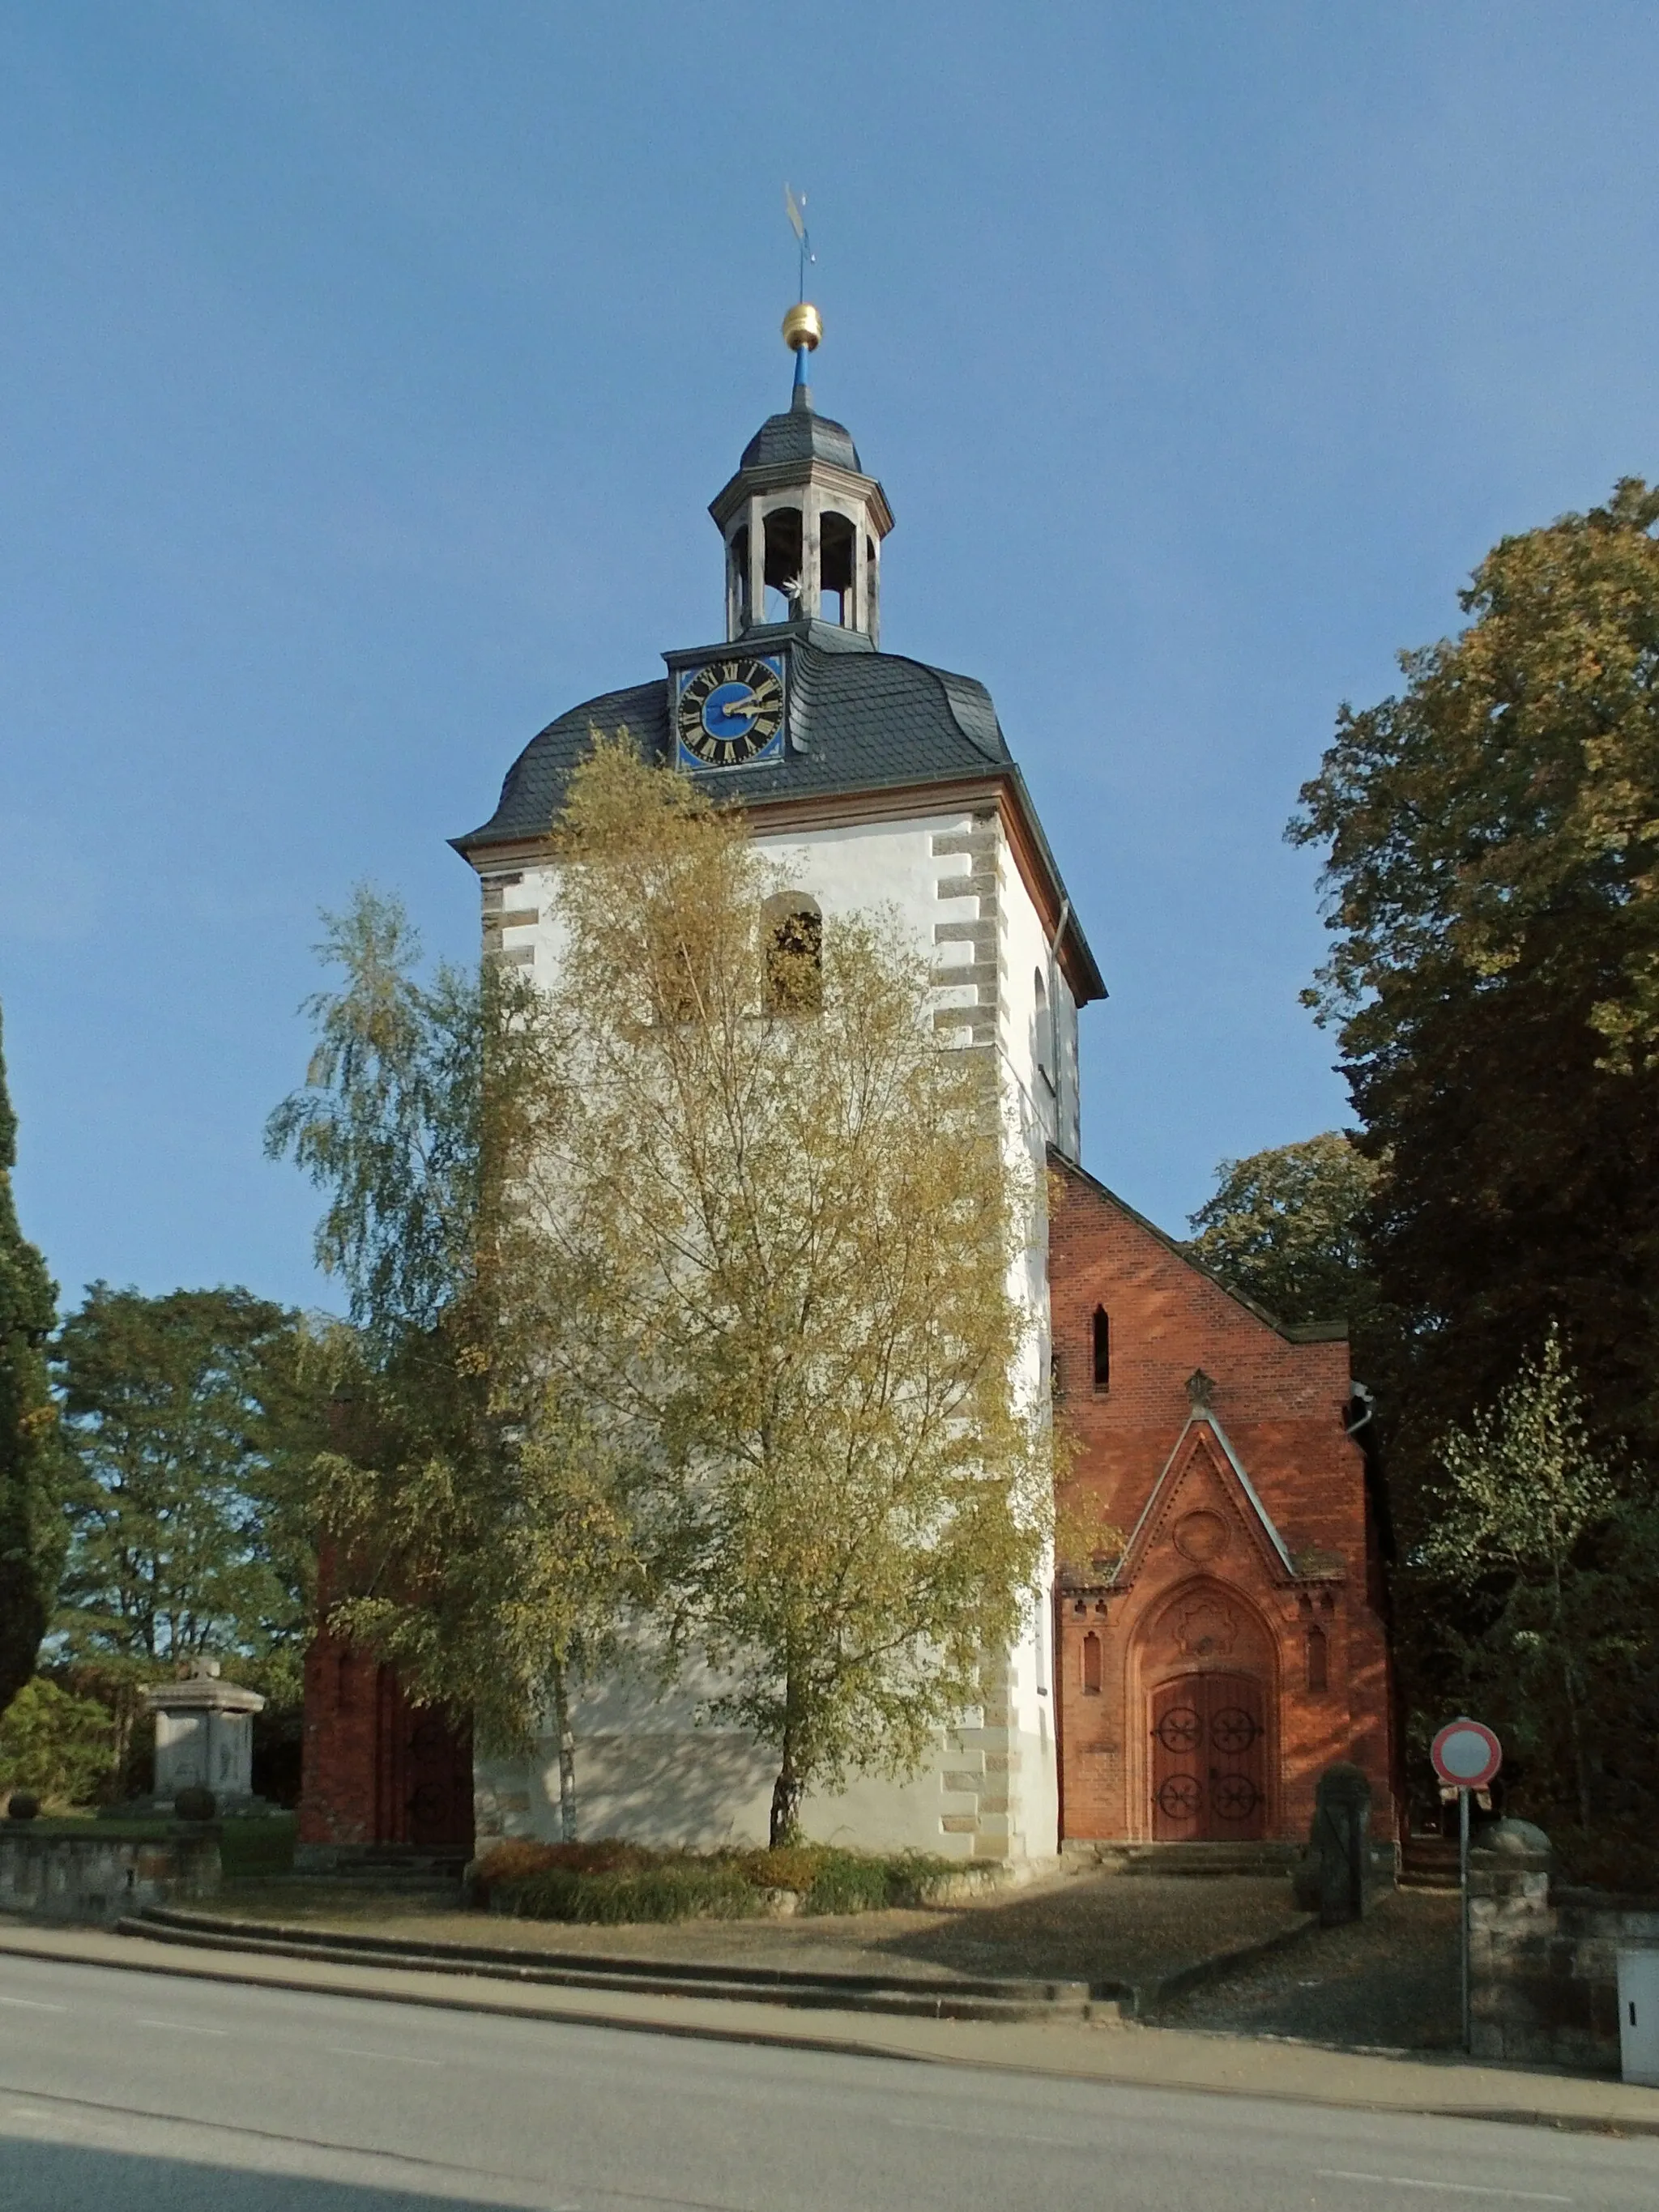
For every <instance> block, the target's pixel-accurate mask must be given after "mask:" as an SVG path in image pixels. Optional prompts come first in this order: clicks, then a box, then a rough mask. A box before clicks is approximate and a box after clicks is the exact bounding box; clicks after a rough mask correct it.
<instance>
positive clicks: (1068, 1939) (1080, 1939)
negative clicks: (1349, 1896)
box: [210, 1874, 1304, 1984]
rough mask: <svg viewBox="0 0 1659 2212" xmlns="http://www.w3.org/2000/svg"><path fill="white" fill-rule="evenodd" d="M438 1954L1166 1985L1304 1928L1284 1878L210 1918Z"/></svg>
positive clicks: (266, 1901) (263, 1899) (231, 1896)
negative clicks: (784, 1911) (724, 1910)
mask: <svg viewBox="0 0 1659 2212" xmlns="http://www.w3.org/2000/svg"><path fill="white" fill-rule="evenodd" d="M210 1909H212V1910H214V1911H219V1912H224V1913H234V1914H237V1915H239V1916H241V1917H247V1918H252V1919H267V1920H286V1921H305V1922H308V1923H312V1924H314V1925H317V1926H325V1927H330V1928H349V1929H357V1930H359V1931H362V1932H363V1933H373V1934H374V1935H376V1936H400V1935H401V1936H406V1937H408V1938H410V1939H411V1940H416V1941H423V1942H458V1943H469V1942H470V1943H479V1942H484V1943H491V1944H509V1945H512V1946H514V1947H515V1948H517V1947H522V1948H524V1949H526V1950H543V1951H565V1952H599V1953H604V1954H607V1955H609V1956H611V1957H613V1958H616V1957H632V1958H642V1959H661V1960H681V1961H684V1960H694V1961H697V1962H699V1963H702V1962H720V1963H727V1964H732V1965H737V1964H741V1965H744V1966H785V1967H795V1968H798V1969H799V1970H802V1971H804V1972H843V1973H877V1974H893V1973H900V1974H904V1975H908V1976H913V1977H915V1978H917V1979H919V1980H927V1979H929V1978H933V1977H936V1976H941V1975H946V1974H963V1973H967V1974H986V1975H996V1974H1001V1975H1010V1976H1015V1977H1019V1976H1039V1977H1044V1978H1050V1977H1052V1978H1061V1979H1066V1980H1082V1981H1088V1982H1091V1983H1096V1984H1099V1983H1106V1982H1132V1983H1137V1984H1139V1983H1146V1982H1155V1981H1161V1980H1162V1979H1164V1977H1165V1976H1167V1975H1169V1974H1171V1973H1174V1972H1176V1971H1178V1970H1179V1969H1180V1968H1181V1967H1182V1966H1191V1965H1193V1964H1194V1962H1196V1961H1197V1960H1200V1959H1206V1958H1210V1957H1212V1956H1214V1955H1215V1954H1217V1953H1218V1952H1226V1951H1232V1950H1236V1949H1237V1948H1239V1947H1240V1946H1242V1945H1243V1944H1246V1943H1253V1942H1259V1941H1261V1939H1262V1938H1263V1937H1265V1936H1276V1935H1279V1934H1280V1933H1282V1932H1284V1931H1285V1930H1287V1929H1293V1928H1295V1927H1297V1925H1298V1924H1299V1923H1300V1922H1301V1921H1302V1918H1303V1917H1304V1916H1303V1915H1302V1914H1300V1913H1299V1912H1297V1910H1296V1907H1295V1905H1294V1904H1293V1903H1292V1901H1291V1892H1290V1884H1289V1883H1288V1882H1287V1881H1284V1880H1282V1879H1257V1878H1255V1877H1249V1878H1246V1877H1242V1876H1232V1877H1227V1878H1225V1879H1220V1880H1207V1881H1194V1880H1182V1879H1175V1878H1170V1877H1159V1876H1157V1875H1093V1874H1091V1875H1061V1876H1060V1877H1058V1878H1056V1879H1055V1880H1054V1881H1044V1882H1041V1883H1034V1884H1032V1886H1031V1887H1030V1888H1027V1889H1021V1890H1016V1891H1012V1892H1005V1893H1003V1894H1001V1895H1000V1896H995V1897H993V1898H990V1899H983V1900H980V1901H977V1902H975V1903H973V1904H970V1905H953V1906H950V1907H946V1908H940V1909H937V1910H932V1911H905V1912H864V1913H856V1914H847V1915H831V1914H823V1915H821V1916H820V1915H814V1916H813V1917H811V1918H807V1919H801V1920H691V1921H681V1922H678V1923H674V1924H671V1925H669V1926H655V1925H652V1926H645V1925H640V1924H635V1925H631V1926H626V1927H620V1928H592V1927H579V1926H573V1925H571V1924H569V1923H566V1922H562V1921H546V1920H512V1919H507V1918H503V1917H495V1916H489V1917H487V1916H485V1915H483V1914H481V1913H476V1912H462V1911H456V1910H455V1908H454V1905H453V1902H452V1901H451V1900H450V1899H447V1898H442V1897H437V1896H434V1897H431V1898H422V1897H420V1896H418V1895H416V1896H409V1895H404V1896H396V1895H391V1896H388V1895H386V1894H385V1893H381V1894H380V1895H375V1894H374V1893H368V1894H365V1893H364V1892H363V1891H362V1889H361V1888H354V1887H351V1886H349V1885H347V1884H340V1883H328V1882H323V1881H245V1882H236V1883H232V1884H228V1885H227V1887H226V1889H225V1891H224V1893H223V1894H222V1896H221V1897H220V1898H219V1899H217V1900H216V1903H215V1905H213V1906H212V1907H211V1908H210Z"/></svg>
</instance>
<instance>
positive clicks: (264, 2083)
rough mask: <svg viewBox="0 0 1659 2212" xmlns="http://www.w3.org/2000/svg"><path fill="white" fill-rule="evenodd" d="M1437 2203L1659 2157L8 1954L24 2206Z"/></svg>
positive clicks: (1378, 2117) (270, 2209) (1637, 2147)
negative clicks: (193, 1979) (185, 1978)
mask: <svg viewBox="0 0 1659 2212" xmlns="http://www.w3.org/2000/svg"><path fill="white" fill-rule="evenodd" d="M1105 2032H1108V2031H1103V2033H1105ZM1436 2203H1438V2204H1443V2205H1447V2206H1449V2207H1458V2206H1466V2207H1468V2208H1471V2212H1479V2208H1480V2207H1482V2206H1490V2207H1492V2208H1493V2212H1502V2208H1504V2207H1505V2206H1525V2205H1574V2206H1579V2207H1583V2208H1585V2212H1601V2208H1605V2212H1612V2208H1613V2207H1619V2208H1624V2207H1627V2206H1628V2207H1632V2208H1636V2207H1640V2208H1641V2212H1654V2207H1655V2206H1656V2204H1659V2142H1656V2141H1654V2140H1653V2139H1651V2138H1637V2139H1634V2140H1630V2141H1620V2140H1615V2139H1611V2138H1608V2137H1605V2136H1585V2135H1557V2134H1553V2133H1551V2132H1549V2131H1547V2130H1543V2129H1537V2128H1529V2127H1519V2126H1506V2125H1501V2124H1492V2123H1486V2122H1475V2121H1462V2120H1445V2119H1421V2118H1415V2117H1411V2116H1401V2115H1398V2114H1388V2115H1383V2114H1376V2113H1367V2112H1341V2111H1333V2110H1330V2109H1328V2108H1323V2107H1319V2106H1298V2105H1291V2104H1275V2103H1271V2102H1268V2101H1266V2100H1246V2099H1242V2098H1232V2097H1217V2096H1208V2095H1202V2094H1197V2093H1179V2092H1165V2091H1147V2090H1143V2089H1133V2088H1126V2087H1117V2086H1102V2085H1097V2084H1091V2083H1080V2082H1078V2083H1074V2082H1069V2081H1048V2080H1042V2079H1036V2078H1031V2077H1029V2076H1021V2075H1013V2074H1000V2073H994V2072H987V2071H983V2070H973V2069H964V2068H957V2067H950V2066H936V2065H927V2064H921V2063H915V2064H912V2063H904V2062H902V2061H898V2060H890V2059H885V2058H881V2059H875V2058H871V2059H866V2058H856V2057H843V2056H839V2055H836V2054H832V2053H827V2052H817V2051H784V2050H774V2049H769V2048H765V2047H750V2046H747V2045H732V2044H720V2043H708V2042H698V2041H694V2040H690V2039H679V2038H674V2037H666V2036H660V2035H649V2034H639V2033H623V2032H617V2031H612V2030H608V2029H594V2028H586V2027H564V2026H560V2025H558V2024H556V2023H553V2022H549V2021H515V2020H505V2019H496V2018H491V2017H489V2016H488V2015H479V2014H469V2013H448V2012H441V2011H434V2010H428V2009H426V2008H420V2007H415V2006H407V2005H399V2004H395V2003H386V2002H378V2001H374V2002H370V2001H365V2000H362V1999H356V1998H346V1997H331V1996H307V1995H301V1994H299V1993H296V1992H290V1991H287V1990H259V1989H250V1988H244V1987H237V1986H234V1985H217V1984H209V1983H202V1982H196V1983H192V1982H187V1981H181V1980H179V1979H177V1978H173V1977H170V1976H167V1975H151V1974H143V1973H134V1972H121V1971H117V1970H112V1969H106V1968H101V1967H95V1966H70V1965H60V1964H57V1963H47V1962H46V1961H41V1960H24V1959H19V1958H16V1957H7V1958H0V2207H3V2212H277V2208H281V2212H289V2208H301V2207H302V2208H304V2212H416V2208H420V2212H434V2208H435V2207H441V2206H444V2205H464V2204H465V2205H477V2204H498V2205H526V2206H537V2207H542V2208H552V2207H556V2206H557V2207H569V2208H571V2209H572V2212H612V2208H626V2207H634V2206H649V2207H662V2208H669V2212H678V2208H686V2212H694V2209H695V2212H935V2208H937V2212H946V2209H947V2208H948V2212H979V2208H981V2207H983V2208H987V2212H989V2208H993V2207H994V2208H997V2212H1003V2208H1008V2212H1017V2208H1024V2207H1028V2206H1031V2207H1036V2206H1041V2207H1042V2212H1073V2208H1076V2212H1085V2208H1086V2212H1103V2208H1109V2212H1141V2208H1147V2212H1152V2208H1157V2212H1177V2208H1178V2212H1287V2208H1290V2207H1292V2206H1310V2207H1316V2208H1327V2207H1328V2208H1332V2212H1339V2209H1340V2212H1375V2208H1390V2212H1416V2208H1419V2207H1429V2206H1431V2205H1433V2204H1436Z"/></svg>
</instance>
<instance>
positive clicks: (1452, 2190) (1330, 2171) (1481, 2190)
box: [1316, 2166, 1577, 2204]
mask: <svg viewBox="0 0 1659 2212" xmlns="http://www.w3.org/2000/svg"><path fill="white" fill-rule="evenodd" d="M1316 2179H1318V2180H1320V2181H1375V2182H1380V2183H1381V2184H1382V2185H1383V2188H1385V2189H1442V2190H1444V2191H1447V2193H1448V2194H1449V2195H1450V2196H1453V2197H1506V2198H1507V2199H1508V2200H1509V2202H1510V2203H1512V2204H1571V2203H1575V2202H1576V2201H1577V2200H1576V2199H1575V2198H1573V2197H1550V2196H1547V2195H1546V2193H1545V2192H1544V2191H1542V2190H1540V2189H1493V2188H1492V2187H1491V2186H1490V2185H1487V2184H1486V2183H1483V2182H1479V2181H1418V2180H1415V2179H1413V2177H1412V2176H1411V2175H1410V2174H1406V2173H1345V2172H1343V2170H1342V2169H1341V2167H1340V2166H1320V2167H1318V2168H1317V2169H1316Z"/></svg>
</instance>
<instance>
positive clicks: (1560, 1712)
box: [1414, 1328, 1659, 1834]
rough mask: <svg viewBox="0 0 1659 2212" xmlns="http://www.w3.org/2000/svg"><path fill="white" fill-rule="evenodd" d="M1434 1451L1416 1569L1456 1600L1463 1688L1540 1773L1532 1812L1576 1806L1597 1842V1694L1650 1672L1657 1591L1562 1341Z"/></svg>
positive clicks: (1452, 1614) (1452, 1615)
mask: <svg viewBox="0 0 1659 2212" xmlns="http://www.w3.org/2000/svg"><path fill="white" fill-rule="evenodd" d="M1440 1459H1441V1462H1442V1464H1443V1468H1444V1480H1443V1484H1442V1485H1440V1486H1438V1487H1437V1489H1436V1490H1435V1491H1434V1492H1432V1494H1431V1496H1432V1506H1433V1517H1432V1519H1431V1523H1430V1527H1429V1530H1428V1533H1427V1534H1426V1536H1425V1539H1424V1541H1423V1543H1422V1545H1421V1547H1419V1553H1418V1555H1417V1559H1416V1561H1415V1563H1414V1564H1415V1566H1416V1568H1417V1570H1418V1571H1419V1573H1423V1574H1425V1575H1426V1576H1427V1577H1428V1578H1429V1581H1430V1584H1431V1589H1435V1588H1437V1589H1438V1590H1439V1591H1440V1592H1441V1593H1443V1594H1445V1595H1449V1599H1450V1602H1449V1604H1447V1607H1446V1610H1447V1613H1448V1616H1449V1620H1450V1621H1451V1622H1452V1623H1453V1624H1455V1625H1454V1626H1452V1628H1451V1632H1450V1635H1449V1644H1450V1646H1451V1649H1452V1650H1453V1652H1454V1654H1455V1660H1456V1662H1457V1667H1458V1671H1459V1673H1460V1674H1461V1675H1462V1681H1463V1684H1464V1685H1465V1686H1466V1687H1467V1690H1468V1692H1470V1693H1471V1694H1472V1695H1473V1696H1474V1698H1476V1699H1478V1700H1479V1701H1480V1707H1481V1710H1482V1711H1484V1712H1486V1713H1487V1714H1488V1715H1489V1716H1490V1717H1491V1718H1492V1721H1493V1722H1494V1723H1495V1724H1496V1725H1497V1726H1498V1729H1499V1732H1500V1734H1501V1735H1503V1736H1504V1739H1505V1741H1507V1742H1508V1743H1509V1744H1510V1746H1511V1747H1514V1748H1515V1749H1516V1750H1517V1751H1518V1752H1519V1753H1520V1754H1521V1757H1522V1762H1523V1764H1525V1765H1527V1766H1528V1768H1529V1769H1530V1775H1531V1782H1530V1788H1531V1793H1532V1797H1533V1800H1534V1802H1537V1803H1538V1804H1539V1805H1540V1806H1541V1808H1547V1807H1550V1806H1552V1805H1563V1806H1565V1805H1570V1806H1571V1808H1572V1810H1573V1812H1574V1813H1575V1814H1576V1815H1577V1823H1578V1826H1579V1827H1580V1829H1581V1830H1582V1831H1583V1832H1585V1833H1586V1834H1588V1833H1589V1831H1590V1829H1591V1827H1592V1825H1593V1823H1594V1821H1595V1814H1596V1809H1597V1808H1596V1806H1595V1792H1594V1786H1593V1778H1594V1775H1595V1771H1596V1767H1597V1764H1598V1761H1597V1756H1596V1752H1597V1744H1598V1741H1599V1740H1600V1739H1601V1736H1602V1735H1603V1733H1604V1730H1605V1722H1606V1719H1607V1717H1608V1716H1607V1713H1606V1712H1605V1711H1604V1712H1603V1713H1601V1714H1600V1715H1598V1712H1597V1704H1598V1699H1597V1697H1596V1691H1597V1689H1598V1686H1606V1685H1607V1684H1608V1683H1609V1682H1610V1681H1613V1680H1617V1679H1618V1678H1620V1677H1621V1676H1622V1677H1626V1678H1627V1677H1628V1676H1629V1675H1630V1674H1632V1672H1633V1671H1640V1670H1641V1669H1642V1668H1644V1667H1645V1666H1649V1665H1650V1664H1651V1662H1652V1659H1653V1656H1654V1647H1653V1644H1652V1639H1651V1636H1650V1634H1648V1633H1645V1632H1644V1610H1645V1609H1644V1607H1643V1606H1642V1605H1641V1604H1640V1603H1637V1604H1632V1596H1633V1595H1635V1594H1636V1592H1637V1591H1638V1589H1639V1588H1640V1585H1641V1584H1642V1583H1644V1581H1645V1582H1646V1583H1649V1584H1650V1586H1651V1585H1652V1584H1653V1583H1655V1581H1656V1579H1659V1558H1656V1556H1655V1555H1654V1553H1652V1550H1651V1548H1650V1546H1651V1535H1650V1531H1646V1530H1645V1523H1644V1519H1643V1517H1642V1516H1632V1515H1631V1514H1630V1513H1629V1512H1628V1511H1627V1510H1626V1500H1625V1497H1624V1494H1623V1490H1622V1486H1621V1485H1620V1482H1619V1481H1618V1480H1617V1479H1616V1477H1615V1475H1614V1473H1613V1469H1612V1468H1610V1467H1609V1466H1608V1465H1607V1462H1606V1461H1605V1460H1604V1459H1603V1458H1602V1457H1601V1455H1599V1454H1598V1453H1597V1451H1596V1449H1595V1446H1594V1444H1593V1443H1592V1441H1591V1437H1590V1431H1589V1424H1588V1421H1587V1420H1586V1418H1585V1410H1584V1403H1583V1396H1582V1395H1581V1393H1580V1390H1579V1388H1578V1384H1577V1379H1576V1377H1575V1376H1574V1375H1573V1372H1572V1370H1571V1368H1570V1366H1569V1365H1568V1364H1567V1361H1566V1358H1565V1352H1564V1351H1563V1349H1562V1344H1561V1338H1560V1334H1559V1331H1557V1330H1556V1329H1553V1328H1552V1329H1551V1330H1550V1332H1549V1334H1548V1335H1547V1337H1546V1339H1545V1340H1544V1347H1543V1351H1542V1352H1541V1355H1539V1356H1538V1357H1537V1358H1529V1359H1527V1360H1524V1361H1523V1362H1522V1365H1521V1368H1520V1370H1519V1372H1518V1374H1517V1375H1516V1378H1515V1380H1514V1381H1513V1383H1510V1387H1509V1388H1508V1389H1506V1390H1504V1392H1503V1393H1502V1395H1500V1396H1499V1398H1498V1401H1497V1403H1496V1405H1495V1406H1494V1407H1490V1408H1484V1409H1482V1410H1481V1411H1480V1412H1478V1413H1476V1414H1475V1416H1474V1419H1473V1420H1472V1421H1471V1423H1470V1424H1469V1425H1468V1427H1467V1428H1456V1429H1453V1430H1451V1431H1449V1433H1448V1435H1447V1436H1446V1437H1443V1439H1442V1442H1441V1445H1440ZM1644 1533H1645V1534H1647V1537H1648V1541H1647V1542H1646V1543H1645V1544H1644V1541H1642V1539H1643V1535H1644ZM1649 1595H1651V1589H1650V1592H1649ZM1645 1626H1646V1628H1648V1629H1650V1627H1651V1620H1650V1619H1649V1620H1648V1621H1647V1622H1646V1624H1645Z"/></svg>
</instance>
